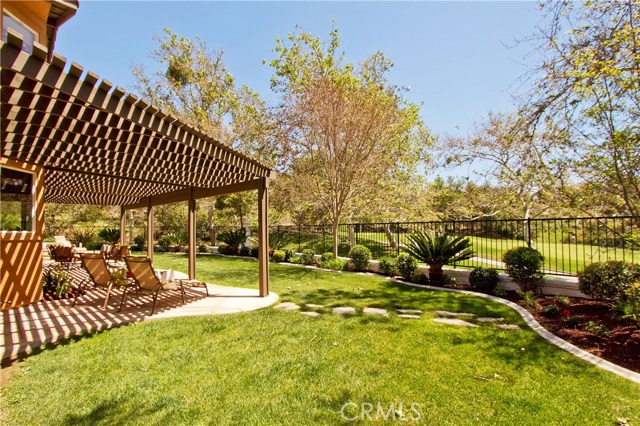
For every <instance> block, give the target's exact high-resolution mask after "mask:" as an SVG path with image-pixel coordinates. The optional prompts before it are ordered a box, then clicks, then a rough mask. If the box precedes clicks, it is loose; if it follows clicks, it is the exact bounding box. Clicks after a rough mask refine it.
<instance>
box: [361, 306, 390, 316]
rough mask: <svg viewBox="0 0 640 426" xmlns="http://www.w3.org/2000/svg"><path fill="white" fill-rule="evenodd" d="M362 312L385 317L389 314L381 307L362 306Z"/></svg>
mask: <svg viewBox="0 0 640 426" xmlns="http://www.w3.org/2000/svg"><path fill="white" fill-rule="evenodd" d="M362 312H364V313H365V314H369V315H384V316H385V317H388V316H389V314H388V313H387V310H386V309H381V308H364V309H363V310H362Z"/></svg>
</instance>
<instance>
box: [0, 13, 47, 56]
mask: <svg viewBox="0 0 640 426" xmlns="http://www.w3.org/2000/svg"><path fill="white" fill-rule="evenodd" d="M7 28H11V29H12V30H14V31H17V32H19V33H20V35H22V50H24V51H25V52H27V53H29V54H30V53H32V52H33V43H34V42H36V41H38V34H37V33H36V32H35V31H33V30H32V29H31V28H29V27H28V26H26V25H25V24H23V23H22V22H20V21H19V20H18V19H16V18H14V17H13V16H11V15H9V14H8V13H7V12H3V13H2V41H4V42H6V41H7Z"/></svg>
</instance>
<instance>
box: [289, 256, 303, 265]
mask: <svg viewBox="0 0 640 426" xmlns="http://www.w3.org/2000/svg"><path fill="white" fill-rule="evenodd" d="M289 262H291V263H295V264H300V263H302V257H301V256H298V255H297V254H294V255H293V256H291V257H290V258H289Z"/></svg>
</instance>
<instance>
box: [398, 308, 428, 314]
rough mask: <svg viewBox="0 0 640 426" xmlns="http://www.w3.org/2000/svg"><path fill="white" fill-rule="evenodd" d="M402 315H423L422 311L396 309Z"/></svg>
mask: <svg viewBox="0 0 640 426" xmlns="http://www.w3.org/2000/svg"><path fill="white" fill-rule="evenodd" d="M396 311H398V313H400V314H421V313H422V311H421V310H420V309H396Z"/></svg>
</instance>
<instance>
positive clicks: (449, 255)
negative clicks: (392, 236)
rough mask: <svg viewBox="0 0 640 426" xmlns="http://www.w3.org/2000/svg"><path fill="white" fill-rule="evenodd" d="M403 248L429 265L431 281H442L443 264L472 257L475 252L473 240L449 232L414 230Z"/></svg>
mask: <svg viewBox="0 0 640 426" xmlns="http://www.w3.org/2000/svg"><path fill="white" fill-rule="evenodd" d="M403 250H404V251H406V252H407V253H409V254H410V255H411V256H413V257H415V258H416V259H418V260H420V261H422V262H424V263H426V264H427V265H429V281H430V282H431V283H432V284H434V283H441V282H442V266H443V265H446V264H454V265H455V264H456V263H457V262H461V261H463V260H468V259H471V258H472V257H473V256H475V252H474V251H473V249H472V248H471V240H470V239H469V238H468V237H463V236H461V235H458V236H455V235H451V234H449V233H447V232H444V233H442V232H431V231H421V230H418V231H413V232H412V233H411V234H410V235H409V241H408V242H407V245H406V246H405V247H403Z"/></svg>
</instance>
